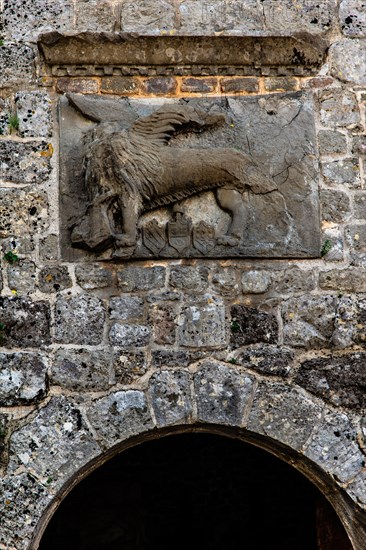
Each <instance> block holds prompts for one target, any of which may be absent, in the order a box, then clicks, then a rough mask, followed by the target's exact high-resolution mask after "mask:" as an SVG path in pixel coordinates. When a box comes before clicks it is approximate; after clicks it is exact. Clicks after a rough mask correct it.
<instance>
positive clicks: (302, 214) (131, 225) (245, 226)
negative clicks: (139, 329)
mask: <svg viewBox="0 0 366 550" xmlns="http://www.w3.org/2000/svg"><path fill="white" fill-rule="evenodd" d="M60 131H61V151H60V159H61V166H60V171H61V194H60V197H61V198H60V201H61V220H62V222H61V223H62V256H63V258H64V259H65V260H67V261H82V260H84V261H85V260H86V261H88V260H90V261H92V260H96V259H100V260H107V259H115V260H118V259H124V258H125V259H127V258H135V259H138V258H141V259H152V258H188V257H197V258H202V257H206V258H237V257H239V258H244V257H253V258H254V257H255V258H312V257H317V256H319V251H320V228H319V202H318V160H317V159H318V155H317V149H316V139H315V129H314V115H313V104H312V100H311V97H310V96H309V95H307V94H306V93H302V92H296V93H288V94H276V95H267V96H256V97H227V98H200V99H180V100H179V99H177V100H176V99H129V98H118V99H110V98H105V97H100V96H82V95H76V94H71V95H70V96H68V98H66V97H64V98H62V99H61V100H60Z"/></svg>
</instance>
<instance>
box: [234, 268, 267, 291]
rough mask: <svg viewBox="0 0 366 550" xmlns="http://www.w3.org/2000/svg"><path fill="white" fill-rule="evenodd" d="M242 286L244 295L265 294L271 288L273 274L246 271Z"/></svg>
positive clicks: (263, 271)
mask: <svg viewBox="0 0 366 550" xmlns="http://www.w3.org/2000/svg"><path fill="white" fill-rule="evenodd" d="M241 286H242V290H243V294H263V293H264V292H267V290H269V288H270V286H271V272H270V271H265V270H262V269H259V270H251V271H244V272H243V274H242V277H241Z"/></svg>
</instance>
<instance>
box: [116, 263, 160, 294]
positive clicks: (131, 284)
mask: <svg viewBox="0 0 366 550" xmlns="http://www.w3.org/2000/svg"><path fill="white" fill-rule="evenodd" d="M117 277H118V286H119V287H120V289H121V290H122V291H123V292H136V291H139V290H144V291H145V290H153V289H157V288H162V287H163V286H165V267H160V266H156V267H146V268H145V267H126V268H125V269H122V270H119V271H117Z"/></svg>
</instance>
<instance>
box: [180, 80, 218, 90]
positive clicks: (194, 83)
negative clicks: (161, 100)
mask: <svg viewBox="0 0 366 550" xmlns="http://www.w3.org/2000/svg"><path fill="white" fill-rule="evenodd" d="M216 88H217V78H192V77H190V78H184V79H183V82H182V85H181V87H180V90H181V92H190V93H199V94H209V93H212V92H214V91H215V90H216Z"/></svg>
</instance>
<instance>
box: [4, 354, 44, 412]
mask: <svg viewBox="0 0 366 550" xmlns="http://www.w3.org/2000/svg"><path fill="white" fill-rule="evenodd" d="M46 391H47V366H46V364H45V362H44V361H43V359H42V357H41V356H40V355H38V354H34V353H10V354H6V353H0V406H2V407H9V406H11V407H14V406H16V405H22V404H29V403H37V402H38V401H40V400H41V399H42V398H43V397H44V396H45V394H46Z"/></svg>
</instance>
